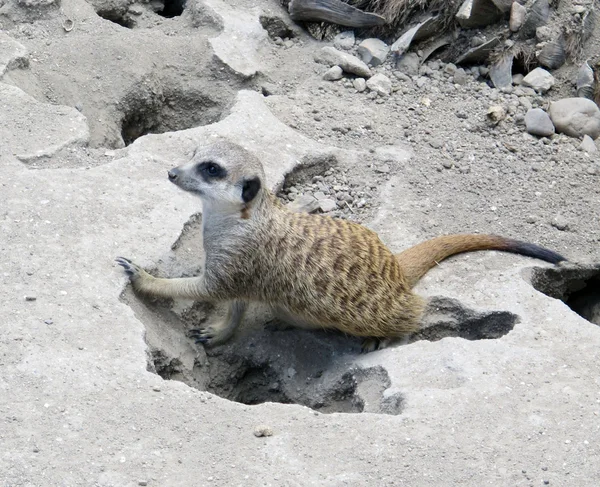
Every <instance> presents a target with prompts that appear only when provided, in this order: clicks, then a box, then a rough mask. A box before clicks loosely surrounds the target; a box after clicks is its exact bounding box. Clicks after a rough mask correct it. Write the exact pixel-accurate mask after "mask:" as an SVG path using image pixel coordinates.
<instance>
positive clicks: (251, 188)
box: [242, 177, 260, 203]
mask: <svg viewBox="0 0 600 487" xmlns="http://www.w3.org/2000/svg"><path fill="white" fill-rule="evenodd" d="M259 190H260V179H259V178H258V177H254V178H252V179H244V184H243V186H242V199H243V200H244V203H249V202H250V201H252V200H253V199H254V198H256V195H257V194H258V191H259Z"/></svg>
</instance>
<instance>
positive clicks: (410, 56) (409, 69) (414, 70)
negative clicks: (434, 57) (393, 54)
mask: <svg viewBox="0 0 600 487" xmlns="http://www.w3.org/2000/svg"><path fill="white" fill-rule="evenodd" d="M419 62H420V61H419V56H418V55H417V54H416V53H414V52H409V53H407V54H405V55H404V56H402V57H401V58H400V59H398V61H397V62H396V69H397V70H398V71H400V72H401V73H403V74H405V75H409V76H416V75H417V74H419ZM396 77H398V76H396Z"/></svg>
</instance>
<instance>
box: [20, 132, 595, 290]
mask: <svg viewBox="0 0 600 487" xmlns="http://www.w3.org/2000/svg"><path fill="white" fill-rule="evenodd" d="M592 144H593V142H592ZM36 300H37V298H36V297H35V296H25V301H36Z"/></svg>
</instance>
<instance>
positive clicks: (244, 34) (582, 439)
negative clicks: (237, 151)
mask: <svg viewBox="0 0 600 487" xmlns="http://www.w3.org/2000/svg"><path fill="white" fill-rule="evenodd" d="M165 8H166V6H165V5H164V4H161V5H158V4H144V3H133V4H130V3H129V2H119V1H116V0H115V1H110V2H105V1H95V2H93V3H86V2H83V1H82V0H63V1H62V2H60V7H59V5H58V4H57V3H54V2H42V3H38V4H33V3H31V2H26V3H17V2H12V3H11V2H7V3H5V4H3V6H2V7H1V8H0V26H1V27H2V29H3V32H2V33H0V47H2V49H1V51H2V52H1V53H0V142H1V143H0V163H1V165H2V171H3V178H2V181H1V182H0V251H1V254H2V258H1V259H0V327H1V328H0V329H1V333H0V444H1V445H2V447H1V448H0V450H1V451H2V453H1V454H0V479H1V482H0V483H2V485H7V486H11V487H12V486H21V485H23V486H25V485H27V486H53V485H68V486H76V485H86V486H87V485H98V486H136V485H149V486H152V485H155V486H189V485H200V486H204V485H219V486H230V485H243V486H265V485H272V486H280V485H286V486H288V485H289V486H305V485H306V486H332V487H333V486H336V487H337V486H360V485H410V486H430V485H464V486H472V487H480V486H482V485H496V486H515V485H544V484H547V485H562V486H578V487H579V486H590V487H591V486H595V485H597V477H598V471H597V470H598V468H597V465H598V464H599V463H600V450H599V448H598V442H597V436H598V432H599V431H598V430H599V429H600V384H599V382H598V377H600V352H599V350H600V327H599V325H600V323H599V321H600V318H599V317H600V311H599V310H600V305H599V304H598V303H600V292H599V291H598V286H599V284H598V283H599V282H600V269H599V268H598V264H597V262H598V261H599V260H600V246H599V245H598V243H599V242H600V233H599V230H598V225H597V222H598V219H599V218H600V214H599V208H600V192H599V191H600V190H599V188H600V186H599V185H598V182H599V179H598V178H599V177H600V165H599V161H598V160H597V159H595V158H597V156H595V155H593V154H592V155H590V154H589V153H587V152H583V151H580V150H579V148H578V147H579V144H580V141H579V140H576V139H570V138H568V137H566V136H564V135H560V134H557V135H553V136H552V138H551V139H537V138H534V137H532V136H529V135H526V134H525V133H524V132H525V128H524V126H520V125H519V124H518V122H517V116H518V115H520V114H522V115H524V114H525V113H526V112H527V110H529V109H530V108H531V107H532V104H535V106H538V105H541V104H542V101H543V100H546V98H544V99H543V100H542V99H540V98H539V97H538V96H537V95H535V93H533V94H532V93H528V92H525V91H523V92H522V93H523V94H522V95H520V97H521V98H522V99H523V100H521V99H520V98H519V96H517V95H516V94H509V93H502V92H500V91H498V90H493V89H490V88H489V86H487V85H485V86H483V85H484V84H485V83H483V84H482V83H481V82H479V81H477V80H475V79H474V78H473V79H472V77H470V76H468V77H467V79H466V81H465V83H464V84H460V85H459V84H455V83H454V81H453V78H452V76H451V75H447V74H446V73H445V72H444V66H442V65H441V64H439V63H438V64H437V65H436V64H433V63H432V64H429V65H428V66H426V68H427V69H428V70H430V71H431V72H429V71H426V73H425V74H418V75H416V76H414V79H413V78H411V77H409V76H407V75H403V74H402V73H399V74H398V75H397V74H395V73H398V72H394V70H393V69H392V68H391V67H390V66H389V65H388V64H385V63H384V64H383V65H380V66H377V67H374V68H373V74H375V75H378V74H381V75H385V76H386V77H387V78H388V79H389V80H390V81H391V83H392V88H391V92H390V94H389V95H386V96H385V97H382V96H379V95H377V94H376V93H374V92H372V91H369V90H368V89H364V87H363V90H361V91H360V92H358V91H357V90H356V89H355V88H354V85H355V83H354V78H353V77H352V76H347V75H345V76H344V77H343V78H342V79H340V80H337V81H326V80H323V74H324V73H325V71H326V70H327V69H329V65H327V64H317V63H315V62H314V55H315V53H317V52H318V51H319V49H321V48H322V47H323V44H321V43H317V42H316V41H314V40H312V39H311V38H309V37H308V36H306V35H305V34H303V33H302V32H301V30H300V29H299V28H298V27H296V26H293V24H291V22H290V20H289V18H288V16H287V13H286V12H285V10H283V9H282V8H281V5H280V2H278V1H271V0H257V1H255V2H245V1H238V0H232V1H229V2H223V1H219V0H207V1H206V2H201V1H191V0H190V1H189V2H188V4H187V5H186V6H185V8H184V9H183V11H182V12H181V15H173V16H172V17H168V16H164V15H165ZM170 8H174V7H170ZM161 14H163V15H161ZM169 15H170V14H169ZM65 20H71V21H73V28H72V29H70V30H67V29H66V28H65V26H66V27H67V28H69V26H70V25H71V24H69V23H67V24H65ZM265 26H266V27H265ZM267 27H268V29H267ZM278 33H281V35H284V38H281V37H280V36H279V35H277V34H278ZM419 69H422V68H419ZM565 69H568V67H566V68H565ZM427 73H429V74H427ZM559 76H562V77H566V76H568V72H566V71H565V72H562V73H559ZM265 95H269V96H265ZM548 96H550V97H551V96H554V95H553V94H552V90H551V91H550V92H549V95H548ZM556 96H557V97H558V96H559V94H557V95H556ZM557 99H558V98H557ZM490 105H502V106H504V107H505V108H506V111H507V114H508V115H507V118H506V119H505V120H502V121H500V122H499V123H498V124H495V125H490V123H489V121H488V120H487V118H486V112H487V109H488V108H489V106H490ZM217 137H225V138H228V139H230V140H232V141H234V142H237V143H239V144H242V145H244V146H245V147H247V148H248V149H249V150H250V151H252V152H254V153H255V154H256V155H257V156H258V157H259V158H260V159H261V160H262V161H263V163H264V164H265V169H266V175H267V183H268V185H269V187H271V188H272V189H273V190H274V191H277V192H278V194H279V195H280V196H281V198H282V199H283V200H284V201H285V202H286V203H289V202H292V201H295V200H296V199H297V198H299V197H300V196H302V195H309V196H311V197H314V198H315V199H316V200H318V201H321V202H323V201H328V204H329V206H330V208H331V213H332V214H333V215H334V216H338V217H342V218H348V219H352V220H356V221H360V222H362V223H364V224H366V225H367V226H369V227H370V228H372V229H373V230H375V231H377V232H378V233H379V235H380V236H381V238H382V240H383V241H384V242H385V243H386V244H387V245H388V246H389V247H390V248H391V249H392V250H394V251H400V250H401V249H404V248H408V247H409V246H411V245H414V244H416V243H417V242H419V241H422V240H425V239H428V238H432V237H434V236H437V235H440V234H445V233H457V232H485V233H498V234H503V235H506V236H509V237H514V238H520V239H522V240H528V241H533V242H535V243H539V244H542V245H545V246H548V247H551V248H553V249H555V250H556V251H558V252H561V253H563V254H565V255H566V256H567V257H569V258H570V259H571V260H573V261H574V262H572V263H569V264H566V265H563V266H559V267H557V268H552V267H551V266H548V265H546V264H542V263H539V262H536V261H533V260H531V259H527V258H525V257H519V256H515V255H506V254H501V253H496V252H487V253H473V254H467V255H463V256H459V257H456V258H453V259H451V260H448V261H447V262H443V263H441V264H440V265H439V266H438V267H437V268H436V269H433V270H432V271H431V272H430V273H428V274H427V275H426V276H425V278H424V279H423V280H422V281H421V282H420V283H419V284H418V287H417V290H418V292H419V293H421V294H422V295H424V296H426V297H428V298H429V299H430V303H429V307H428V311H427V315H426V317H425V320H424V327H423V330H422V331H421V332H420V334H418V335H417V336H415V337H413V338H412V339H411V340H408V341H407V343H395V344H393V345H392V346H391V347H389V348H387V349H384V350H382V351H378V352H373V353H370V354H365V355H360V354H359V353H358V352H359V350H360V342H359V341H358V340H355V339H352V338H349V337H344V336H340V335H337V334H333V333H324V332H310V331H304V330H295V329H288V328H286V326H285V323H279V322H275V321H272V317H271V316H269V313H268V311H267V310H265V309H262V308H261V307H260V306H255V307H254V308H253V309H252V310H251V312H250V313H249V316H248V319H247V320H246V321H247V322H246V323H245V325H244V326H243V328H242V329H241V330H240V331H239V332H238V333H237V334H236V336H235V337H234V339H233V340H232V341H231V342H229V343H227V344H225V345H223V346H220V347H216V348H214V349H212V350H204V348H203V347H202V346H197V345H195V344H194V342H193V341H192V340H191V339H189V338H188V332H189V329H190V328H191V327H193V326H195V325H197V324H198V323H200V322H203V320H210V319H213V318H214V317H215V316H218V315H219V313H221V312H222V310H221V309H220V308H219V306H216V307H212V306H207V305H205V304H203V303H193V302H148V301H144V300H142V299H140V298H139V297H137V296H135V295H133V294H132V293H131V290H130V289H129V287H127V286H126V279H125V277H124V276H123V274H122V272H121V270H120V268H118V267H116V266H115V265H114V263H113V261H114V258H115V257H116V256H117V255H124V256H127V257H131V258H134V259H135V260H136V262H138V263H139V264H141V265H143V266H144V267H145V268H147V269H148V270H150V271H153V272H156V273H157V274H158V275H162V276H171V277H176V276H184V275H192V274H194V273H196V272H197V271H198V270H199V268H200V267H201V265H202V241H201V238H200V236H201V218H202V215H201V205H200V203H199V201H197V200H196V199H194V198H193V197H192V196H191V195H189V194H186V193H183V192H182V191H180V190H178V189H177V188H176V187H175V186H174V185H172V184H170V183H169V182H168V180H167V177H166V171H167V170H168V169H170V168H172V167H173V166H176V165H178V164H180V163H182V162H184V161H186V160H188V159H189V157H190V156H191V154H192V153H193V151H194V149H195V147H196V146H197V145H198V144H204V143H207V142H209V141H211V140H213V139H214V138H217ZM557 219H560V221H564V225H562V224H561V225H555V224H553V222H554V223H555V222H556V221H557ZM532 267H535V269H532Z"/></svg>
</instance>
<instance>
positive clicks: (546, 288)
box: [530, 264, 600, 326]
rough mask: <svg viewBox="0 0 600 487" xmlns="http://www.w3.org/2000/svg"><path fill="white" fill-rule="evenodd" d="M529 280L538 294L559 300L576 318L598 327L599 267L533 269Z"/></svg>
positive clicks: (599, 317)
mask: <svg viewBox="0 0 600 487" xmlns="http://www.w3.org/2000/svg"><path fill="white" fill-rule="evenodd" d="M530 281H531V284H532V285H533V287H534V288H536V289H537V290H538V291H540V292H542V293H544V294H546V295H548V296H550V297H552V298H555V299H560V300H561V301H563V302H564V303H565V304H566V305H567V306H569V308H571V309H572V310H573V311H574V312H575V313H577V314H578V315H579V316H581V317H582V318H584V319H586V320H588V321H589V322H591V323H594V324H596V325H599V326H600V264H597V265H588V266H581V265H574V264H567V265H561V266H559V267H544V268H538V267H536V268H534V269H533V270H532V273H531V277H530Z"/></svg>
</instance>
